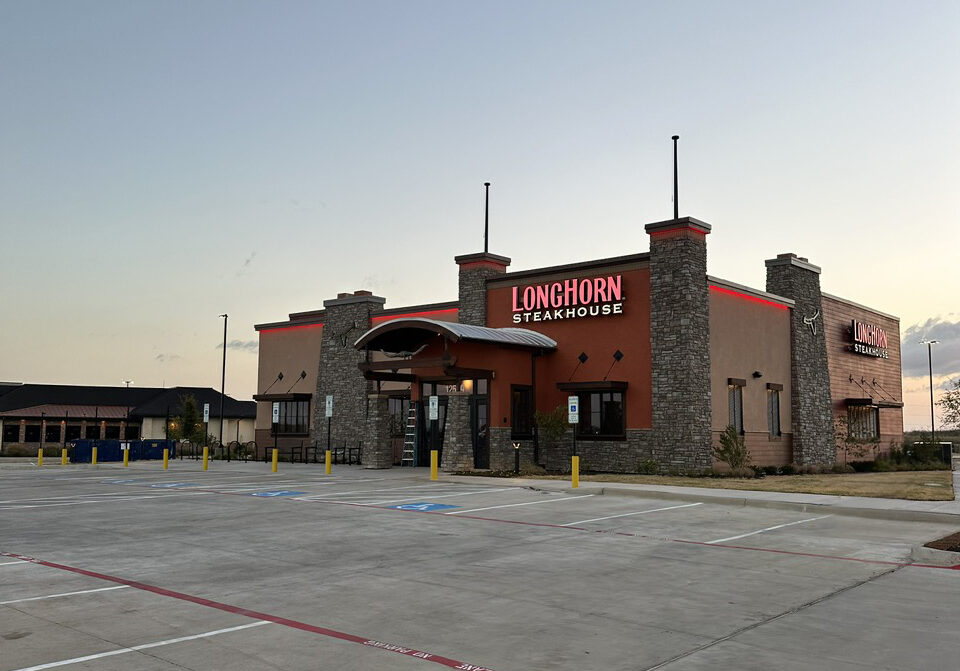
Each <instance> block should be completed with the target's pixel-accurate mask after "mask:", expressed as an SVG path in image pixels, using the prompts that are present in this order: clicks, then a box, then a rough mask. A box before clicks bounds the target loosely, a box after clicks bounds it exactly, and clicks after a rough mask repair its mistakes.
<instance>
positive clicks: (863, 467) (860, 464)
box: [847, 461, 876, 473]
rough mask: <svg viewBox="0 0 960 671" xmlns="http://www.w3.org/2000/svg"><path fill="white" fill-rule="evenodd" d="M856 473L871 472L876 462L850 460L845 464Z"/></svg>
mask: <svg viewBox="0 0 960 671" xmlns="http://www.w3.org/2000/svg"><path fill="white" fill-rule="evenodd" d="M847 466H849V467H850V468H852V469H853V470H854V471H855V472H857V473H873V471H874V470H875V468H876V462H873V461H851V462H850V463H849V464H847Z"/></svg>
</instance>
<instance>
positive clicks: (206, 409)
mask: <svg viewBox="0 0 960 671" xmlns="http://www.w3.org/2000/svg"><path fill="white" fill-rule="evenodd" d="M209 436H210V404H209V403H204V404H203V446H204V447H206V446H207V445H208V443H207V440H209ZM204 451H206V450H204Z"/></svg>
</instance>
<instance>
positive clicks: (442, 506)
mask: <svg viewBox="0 0 960 671" xmlns="http://www.w3.org/2000/svg"><path fill="white" fill-rule="evenodd" d="M387 507H388V508H392V509H394V510H418V511H420V512H421V513H432V512H433V511H435V510H446V509H448V508H459V507H460V506H451V505H448V504H446V503H404V504H401V505H399V506H387Z"/></svg>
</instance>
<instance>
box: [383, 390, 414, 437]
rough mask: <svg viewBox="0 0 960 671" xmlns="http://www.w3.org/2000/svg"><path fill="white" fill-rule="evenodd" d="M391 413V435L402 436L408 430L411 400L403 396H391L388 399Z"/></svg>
mask: <svg viewBox="0 0 960 671" xmlns="http://www.w3.org/2000/svg"><path fill="white" fill-rule="evenodd" d="M387 410H388V411H389V412H390V435H391V436H394V437H397V436H402V435H404V434H405V433H406V430H407V417H408V415H409V414H410V399H409V398H406V397H403V396H391V397H390V398H388V399H387Z"/></svg>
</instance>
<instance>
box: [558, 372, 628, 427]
mask: <svg viewBox="0 0 960 671" xmlns="http://www.w3.org/2000/svg"><path fill="white" fill-rule="evenodd" d="M557 387H558V388H560V389H562V390H564V391H569V392H572V393H573V394H576V396H577V398H578V399H579V403H580V421H579V422H578V423H577V425H576V426H575V427H574V429H573V431H574V434H575V435H576V438H577V440H583V441H603V440H608V441H624V440H626V439H627V383H626V382H580V383H576V382H561V383H559V384H557ZM592 394H620V415H621V420H622V422H623V425H622V431H621V432H619V433H581V430H580V427H581V426H584V425H585V424H586V422H585V421H584V420H585V419H586V420H587V421H589V417H588V414H589V413H588V412H586V409H587V408H588V407H590V406H588V405H586V404H585V403H584V401H583V399H584V396H586V397H588V398H589V396H590V395H592ZM601 403H602V399H601ZM601 408H602V406H601ZM591 411H592V408H591ZM603 420H604V417H603V411H602V410H601V415H600V426H601V427H602V426H603V423H604V421H603Z"/></svg>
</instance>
